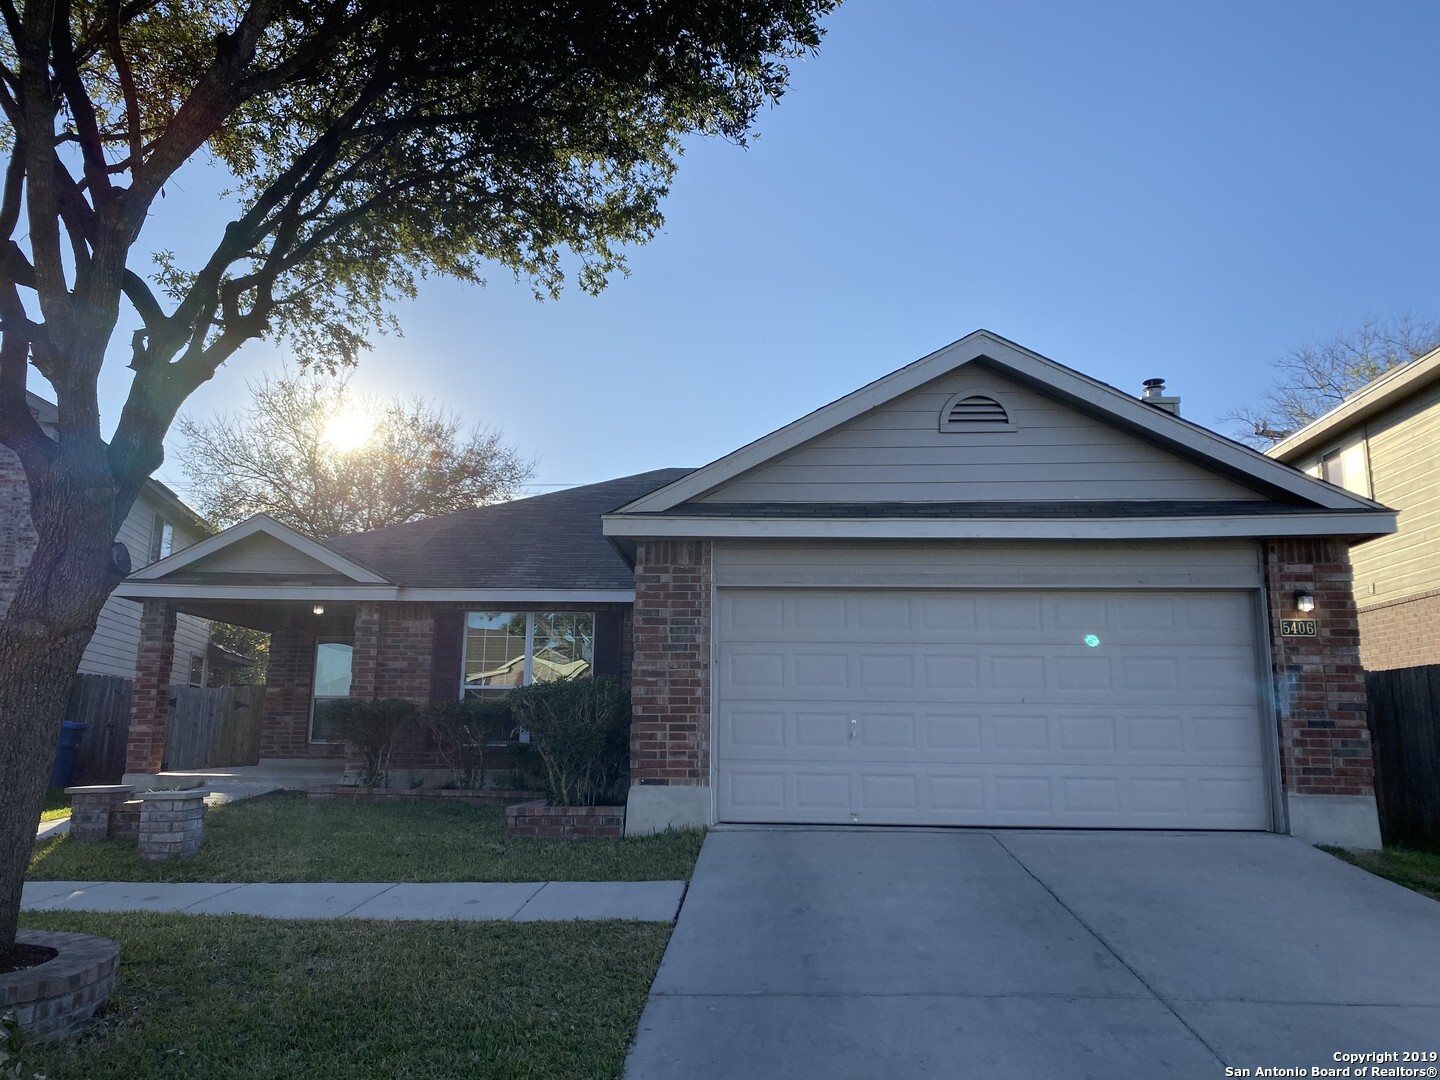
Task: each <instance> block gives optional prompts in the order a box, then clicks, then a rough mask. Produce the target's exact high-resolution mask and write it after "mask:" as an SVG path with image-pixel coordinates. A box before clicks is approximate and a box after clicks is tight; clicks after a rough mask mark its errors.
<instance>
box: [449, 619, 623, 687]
mask: <svg viewBox="0 0 1440 1080" xmlns="http://www.w3.org/2000/svg"><path fill="white" fill-rule="evenodd" d="M594 659H595V615H594V613H593V612H589V611H472V612H470V613H469V614H467V615H466V616H465V663H464V665H463V667H462V668H461V671H462V673H463V674H462V675H461V683H460V693H461V696H462V697H474V696H481V695H484V694H486V693H503V692H504V691H506V690H509V689H510V688H511V687H514V686H529V685H530V684H531V683H537V682H551V681H553V680H555V679H574V678H578V677H580V676H582V675H589V674H590V665H591V664H592V663H593V662H594Z"/></svg>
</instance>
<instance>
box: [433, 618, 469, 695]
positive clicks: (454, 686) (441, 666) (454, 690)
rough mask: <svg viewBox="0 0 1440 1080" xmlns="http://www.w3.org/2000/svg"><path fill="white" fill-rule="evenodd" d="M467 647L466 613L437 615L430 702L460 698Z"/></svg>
mask: <svg viewBox="0 0 1440 1080" xmlns="http://www.w3.org/2000/svg"><path fill="white" fill-rule="evenodd" d="M464 644H465V613H464V612H463V611H437V612H436V613H435V648H434V652H433V653H432V654H431V657H430V700H431V701H454V700H455V699H456V698H458V697H459V696H460V662H461V657H462V656H463V653H464Z"/></svg>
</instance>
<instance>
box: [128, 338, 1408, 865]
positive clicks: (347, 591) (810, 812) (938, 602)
mask: <svg viewBox="0 0 1440 1080" xmlns="http://www.w3.org/2000/svg"><path fill="white" fill-rule="evenodd" d="M1393 530H1394V514H1393V513H1392V512H1390V511H1389V510H1387V509H1386V508H1385V507H1384V506H1381V505H1380V504H1378V503H1376V502H1373V501H1371V500H1370V499H1368V498H1364V497H1361V496H1357V495H1354V494H1352V493H1350V492H1347V491H1344V490H1341V489H1339V488H1336V487H1334V486H1332V485H1329V484H1325V483H1322V482H1320V481H1318V480H1315V479H1313V478H1311V477H1309V476H1306V475H1304V474H1303V473H1301V472H1299V471H1297V470H1294V469H1291V468H1289V467H1288V466H1285V465H1283V464H1281V463H1279V462H1276V461H1273V460H1271V459H1269V458H1266V457H1265V456H1264V455H1262V454H1258V453H1255V452H1253V451H1250V450H1248V449H1246V448H1244V447H1242V446H1239V445H1238V444H1236V443H1233V442H1231V441H1230V440H1228V439H1225V438H1222V437H1220V436H1218V435H1216V434H1214V433H1213V432H1210V431H1208V430H1206V429H1205V428H1202V427H1199V426H1198V425H1195V424H1191V423H1189V422H1188V421H1185V420H1183V419H1181V418H1180V417H1179V415H1178V401H1177V400H1176V399H1174V398H1168V397H1165V396H1164V395H1163V388H1162V387H1159V386H1155V385H1147V389H1146V396H1145V398H1144V399H1140V398H1135V397H1131V396H1130V395H1127V394H1124V393H1122V392H1120V391H1119V390H1116V389H1114V388H1113V387H1110V386H1107V385H1105V384H1103V383H1099V382H1097V381H1095V380H1093V379H1090V378H1087V377H1086V376H1084V375H1082V374H1080V373H1079V372H1076V371H1074V370H1072V369H1069V368H1065V367H1063V366H1061V365H1059V364H1056V363H1054V362H1053V361H1050V360H1047V359H1045V358H1044V357H1041V356H1038V355H1037V354H1035V353H1033V352H1030V351H1028V350H1026V349H1023V348H1021V347H1020V346H1017V345H1015V344H1013V343H1011V342H1008V341H1006V340H1004V339H1003V338H1000V337H997V336H996V335H993V334H990V333H988V332H985V331H978V332H976V333H974V334H971V335H969V336H968V337H966V338H964V339H962V340H960V341H958V342H956V343H954V344H952V345H950V346H947V347H946V348H944V349H941V350H939V351H938V352H936V353H933V354H931V355H930V356H927V357H924V358H923V359H921V360H918V361H916V362H915V363H913V364H910V365H908V366H906V367H904V368H901V369H899V370H898V371H895V372H893V373H891V374H890V375H887V376H885V377H884V378H881V379H879V380H877V381H876V382H873V383H871V384H869V385H868V386H865V387H863V388H861V389H860V390H857V391H855V392H854V393H852V394H850V395H847V396H846V397H844V398H841V399H840V400H838V401H836V402H833V403H831V404H830V405H827V406H825V407H823V408H821V409H818V410H816V411H815V412H813V413H810V414H809V415H807V416H805V417H802V418H801V419H800V420H797V421H795V422H794V423H793V424H790V425H787V426H786V427H784V428H781V429H780V430H778V431H776V432H774V433H772V434H770V435H767V436H765V437H764V438H762V439H760V440H757V441H756V442H754V443H751V444H749V445H748V446H745V447H742V448H741V449H739V450H737V451H735V452H734V453H733V454H730V455H728V456H726V457H724V458H721V459H719V460H718V461H715V462H713V463H711V464H709V465H707V466H705V467H703V468H701V469H697V470H693V471H686V470H662V471H658V472H653V473H645V474H641V475H638V476H630V477H625V478H622V479H619V480H614V481H610V482H607V483H603V484H593V485H589V486H587V487H581V488H575V489H571V490H569V491H562V492H557V493H554V494H550V495H542V496H537V497H535V498H531V499H523V500H518V501H516V502H513V503H507V504H503V505H501V506H495V507H487V508H483V509H478V510H471V511H465V512H463V513H460V514H454V515H449V516H447V517H445V518H438V519H433V520H431V521H426V522H420V523H417V524H413V525H403V526H396V527H393V528H390V529H382V530H378V531H376V532H372V533H365V534H359V535H354V536H346V537H340V538H338V539H335V540H332V541H329V542H327V543H325V544H319V543H315V542H313V541H310V540H306V539H305V538H303V537H299V536H297V535H296V534H294V533H291V532H290V531H289V530H286V529H284V528H283V527H281V526H279V525H277V524H276V523H274V522H272V521H268V520H267V519H264V518H256V519H252V520H251V521H248V522H245V523H243V524H241V525H238V526H236V527H235V528H233V529H230V530H228V531H227V532H225V533H222V534H220V535H219V536H216V537H214V538H212V539H211V540H208V541H205V542H204V543H201V544H197V545H195V546H194V547H193V548H191V549H189V550H188V551H186V552H182V553H180V554H179V555H176V556H172V557H171V558H170V559H168V560H164V561H162V562H160V563H158V564H156V565H155V566H152V567H149V568H147V569H146V570H144V571H141V572H140V573H138V574H136V575H134V576H132V578H130V579H129V580H128V581H127V582H126V583H125V585H124V586H123V587H122V590H123V592H124V594H125V595H127V596H129V597H131V598H133V599H136V600H140V601H142V602H144V603H145V611H146V632H145V642H144V644H143V646H142V650H143V652H142V679H141V684H137V693H136V705H135V710H136V711H135V715H134V719H133V721H132V725H131V732H132V736H131V745H130V768H131V770H132V771H133V772H134V773H153V772H155V771H157V770H158V769H159V768H160V767H161V765H162V762H161V760H160V756H161V754H162V752H163V746H164V730H163V728H164V710H163V708H161V707H160V704H159V703H160V702H162V701H163V674H162V673H163V672H165V671H167V670H169V663H170V660H169V657H168V654H167V649H168V647H169V646H168V644H167V643H168V640H169V633H170V626H171V620H173V618H174V617H175V613H176V612H177V611H179V612H188V613H192V614H197V615H205V616H209V617H213V618H224V619H225V620H227V621H229V622H236V623H240V624H242V625H253V626H258V627H260V628H262V629H267V630H269V631H270V632H271V633H272V635H274V636H273V638H272V661H271V683H270V686H269V688H268V690H267V699H266V707H265V723H264V729H263V736H262V737H263V750H262V753H263V755H264V756H265V757H274V758H285V757H318V758H327V757H333V756H338V755H340V754H341V753H342V748H341V747H339V746H338V745H336V744H334V743H332V742H328V741H327V740H326V739H325V732H324V730H323V724H322V725H321V726H320V727H317V725H316V720H315V717H316V716H317V713H316V711H315V709H314V704H315V702H316V701H317V700H318V701H323V700H324V698H326V697H327V696H344V695H347V694H348V695H351V696H367V697H368V696H371V695H377V696H382V697H385V696H404V697H409V698H412V699H414V700H417V701H432V700H443V699H453V698H455V697H458V696H460V695H465V694H485V693H497V692H503V689H504V688H505V687H507V686H511V685H517V684H522V683H526V682H531V681H535V680H539V679H545V678H558V677H567V676H568V675H573V674H578V673H582V672H587V671H593V672H595V673H599V674H613V675H617V676H619V677H621V678H622V679H625V680H627V681H628V683H629V685H630V688H631V694H632V699H633V702H634V712H633V718H632V725H631V755H630V756H631V787H630V794H629V800H628V807H627V818H626V829H627V831H629V832H631V833H643V832H649V831H654V830H657V829H663V828H665V827H666V826H668V825H693V824H711V823H714V822H717V821H719V822H782V823H783V822H797V823H840V824H848V823H856V822H858V823H861V824H875V825H904V824H916V825H920V824H923V825H977V826H980V825H984V826H996V825H1017V826H1039V827H1126V828H1197V829H1259V830H1267V829H1268V830H1274V831H1281V832H1293V833H1295V834H1297V835H1301V836H1305V837H1308V838H1311V839H1314V840H1317V841H1325V842H1331V843H1338V844H1344V845H1347V846H1353V847H1376V846H1378V845H1379V829H1378V824H1377V820H1376V812H1375V802H1374V796H1373V790H1372V786H1371V765H1370V744H1369V734H1368V730H1367V728H1366V722H1365V701H1364V682H1363V677H1362V671H1361V668H1360V665H1359V661H1358V656H1357V628H1356V615H1355V605H1354V600H1353V597H1352V595H1351V592H1350V567H1349V555H1348V549H1349V546H1350V544H1351V543H1353V542H1356V541H1359V540H1365V539H1369V538H1372V537H1376V536H1381V535H1385V534H1388V533H1390V532H1392V531H1393ZM147 667H148V670H150V671H151V672H152V674H151V676H150V677H149V679H148V681H147V679H146V677H145V675H144V672H145V670H147ZM434 750H435V748H434V747H428V748H427V747H425V746H423V745H417V746H414V747H410V748H408V749H407V750H406V755H407V756H406V757H405V759H404V760H403V761H402V760H397V761H396V762H395V764H396V765H397V766H407V765H408V766H411V767H414V768H420V769H423V768H426V767H432V766H434V765H435V764H437V763H438V758H436V757H435V756H434Z"/></svg>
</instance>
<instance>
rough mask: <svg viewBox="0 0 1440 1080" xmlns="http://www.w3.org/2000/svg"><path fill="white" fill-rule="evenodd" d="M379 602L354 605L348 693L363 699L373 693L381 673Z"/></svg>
mask: <svg viewBox="0 0 1440 1080" xmlns="http://www.w3.org/2000/svg"><path fill="white" fill-rule="evenodd" d="M379 663H380V605H379V604H359V605H357V606H356V608H355V646H354V652H353V653H352V654H351V657H350V696H351V697H353V698H359V699H360V700H362V701H369V700H370V699H371V698H373V697H375V689H376V684H377V681H378V679H379V674H380V668H379Z"/></svg>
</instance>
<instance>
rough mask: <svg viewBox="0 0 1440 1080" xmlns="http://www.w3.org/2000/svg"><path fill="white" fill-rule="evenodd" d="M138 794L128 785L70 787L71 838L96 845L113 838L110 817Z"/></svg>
mask: <svg viewBox="0 0 1440 1080" xmlns="http://www.w3.org/2000/svg"><path fill="white" fill-rule="evenodd" d="M134 793H135V789H134V788H133V787H132V786H130V785H129V784H99V785H94V786H84V787H67V788H66V789H65V794H66V795H69V796H70V835H71V836H73V837H75V839H76V841H77V842H79V843H81V844H94V843H97V842H99V841H101V840H105V839H108V838H109V836H110V815H111V814H112V813H113V812H114V811H115V809H116V807H118V806H120V805H121V804H122V803H124V802H125V801H126V800H127V799H129V798H130V797H131V796H132V795H133V794H134Z"/></svg>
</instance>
